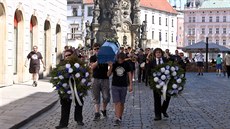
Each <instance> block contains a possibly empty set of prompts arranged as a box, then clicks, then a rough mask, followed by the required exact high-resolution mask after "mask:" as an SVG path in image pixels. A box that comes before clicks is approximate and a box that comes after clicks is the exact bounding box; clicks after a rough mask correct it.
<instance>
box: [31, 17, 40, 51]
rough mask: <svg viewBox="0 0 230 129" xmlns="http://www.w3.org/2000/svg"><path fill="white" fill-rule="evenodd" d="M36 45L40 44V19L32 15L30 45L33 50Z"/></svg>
mask: <svg viewBox="0 0 230 129" xmlns="http://www.w3.org/2000/svg"><path fill="white" fill-rule="evenodd" d="M34 45H37V46H38V21H37V17H36V16H34V15H32V16H31V18H30V45H29V47H30V49H31V50H32V47H33V46H34Z"/></svg>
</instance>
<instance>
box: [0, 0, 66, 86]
mask: <svg viewBox="0 0 230 129" xmlns="http://www.w3.org/2000/svg"><path fill="white" fill-rule="evenodd" d="M66 6H67V3H66V1H63V0H55V1H48V0H39V1H36V0H27V1H25V0H11V1H9V0H0V60H1V63H0V85H11V84H13V83H20V82H25V81H28V80H30V78H31V76H30V74H29V72H28V68H26V67H24V64H25V60H26V57H27V54H28V53H29V52H30V51H31V50H32V46H34V45H37V46H38V51H40V52H41V53H42V55H43V60H44V62H45V64H46V71H45V72H41V73H40V75H44V76H46V75H47V74H48V73H49V71H50V69H51V68H52V67H53V66H55V65H56V63H57V61H58V59H57V58H58V56H59V54H60V53H61V51H62V50H63V47H64V45H65V41H66V28H67V24H66V21H67V20H66V11H67V9H66ZM41 68H42V67H41Z"/></svg>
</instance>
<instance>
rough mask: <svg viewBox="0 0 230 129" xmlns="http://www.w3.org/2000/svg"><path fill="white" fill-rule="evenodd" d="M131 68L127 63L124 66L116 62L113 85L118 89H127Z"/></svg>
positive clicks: (113, 70)
mask: <svg viewBox="0 0 230 129" xmlns="http://www.w3.org/2000/svg"><path fill="white" fill-rule="evenodd" d="M130 71H131V69H130V66H129V64H128V63H127V62H126V61H125V62H123V63H122V64H119V63H118V62H115V63H114V64H113V69H112V72H113V80H112V85H113V86H118V87H127V86H128V72H130Z"/></svg>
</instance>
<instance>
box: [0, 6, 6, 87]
mask: <svg viewBox="0 0 230 129" xmlns="http://www.w3.org/2000/svg"><path fill="white" fill-rule="evenodd" d="M5 48H6V14H5V7H4V5H3V4H2V3H0V59H1V63H0V85H1V84H4V83H5V73H6V70H5V69H6V49H5Z"/></svg>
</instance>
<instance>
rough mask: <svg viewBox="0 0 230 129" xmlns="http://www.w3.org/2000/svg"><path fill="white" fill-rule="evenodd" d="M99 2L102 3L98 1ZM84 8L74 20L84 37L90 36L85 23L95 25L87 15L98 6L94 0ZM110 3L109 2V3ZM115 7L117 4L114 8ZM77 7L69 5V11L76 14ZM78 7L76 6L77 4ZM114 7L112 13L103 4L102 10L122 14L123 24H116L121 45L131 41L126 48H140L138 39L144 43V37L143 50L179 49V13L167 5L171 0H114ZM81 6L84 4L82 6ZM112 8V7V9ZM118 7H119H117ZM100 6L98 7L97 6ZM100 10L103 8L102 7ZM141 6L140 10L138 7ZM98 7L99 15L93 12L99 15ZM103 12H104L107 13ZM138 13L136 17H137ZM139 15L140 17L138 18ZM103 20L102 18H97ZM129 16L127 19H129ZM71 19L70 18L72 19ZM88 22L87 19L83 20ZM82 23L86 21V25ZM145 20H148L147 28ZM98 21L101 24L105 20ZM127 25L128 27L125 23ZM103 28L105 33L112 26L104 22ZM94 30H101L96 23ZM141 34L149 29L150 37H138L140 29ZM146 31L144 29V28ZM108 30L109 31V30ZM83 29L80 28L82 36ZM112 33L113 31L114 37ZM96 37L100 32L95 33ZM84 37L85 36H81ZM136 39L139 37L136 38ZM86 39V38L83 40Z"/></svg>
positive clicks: (147, 32) (70, 21)
mask: <svg viewBox="0 0 230 129" xmlns="http://www.w3.org/2000/svg"><path fill="white" fill-rule="evenodd" d="M69 1H71V0H69ZM96 1H98V0H96ZM83 2H84V3H83V6H84V10H82V8H81V7H78V9H79V11H78V12H79V13H80V17H78V18H74V19H75V20H74V22H75V23H77V24H78V25H79V26H81V27H83V30H84V31H83V32H84V35H86V30H87V28H86V27H85V23H86V21H87V20H89V22H90V23H92V22H93V17H92V16H91V15H87V14H89V13H90V10H89V9H91V7H94V6H95V5H94V4H95V3H94V1H93V0H84V1H83ZM106 2H107V3H108V2H109V1H106ZM101 3H103V1H102V0H99V3H98V5H99V4H101ZM114 4H115V5H114ZM116 4H117V5H116ZM72 5H73V4H71V3H70V4H68V6H69V8H68V10H69V11H70V12H72V11H73V10H74V9H73V6H72ZM75 5H76V3H75ZM109 5H110V6H113V7H111V10H108V9H107V10H106V8H107V6H105V7H104V6H103V5H102V4H101V5H100V7H101V8H103V11H104V13H105V12H106V11H108V12H109V11H112V12H113V13H112V14H113V15H117V14H116V13H118V14H119V15H118V16H119V17H118V16H115V18H116V17H118V20H120V21H122V22H121V23H122V24H121V25H120V24H116V27H117V29H116V32H118V33H117V34H118V37H119V39H118V40H119V42H120V43H121V44H123V42H125V43H126V42H127V44H126V45H129V46H132V47H135V46H137V43H136V42H137V40H141V38H144V42H142V43H143V44H142V47H153V48H155V47H161V48H163V49H166V48H169V49H171V50H172V51H173V50H175V49H176V47H177V44H176V34H177V12H176V10H174V9H173V8H172V6H171V5H170V4H169V3H168V2H167V0H161V1H160V2H159V0H151V1H149V0H124V1H122V2H118V3H117V2H116V0H113V1H112V2H111V4H109ZM79 6H80V5H79ZM110 6H108V7H110ZM114 6H116V7H114ZM95 7H96V6H95ZM98 7H99V6H98ZM136 7H138V8H136ZM82 11H84V12H83V14H84V17H83V18H82V17H81V16H83V15H82ZM97 11H100V10H98V8H96V12H93V13H94V14H96V15H97ZM103 11H102V10H101V12H103ZM126 13H127V14H129V13H130V14H131V17H127V16H129V15H127V16H126ZM134 14H135V15H134ZM108 16H110V15H109V13H108ZM135 16H138V18H137V17H136V18H135ZM97 17H99V16H97ZM125 17H126V18H125ZM68 19H69V18H68ZM82 19H84V20H82ZM99 19H100V18H99ZM68 21H69V24H72V23H73V20H68ZM82 21H83V22H84V23H83V24H82ZM143 21H146V23H144V25H143ZM96 22H101V19H100V20H99V21H96ZM123 23H124V24H123ZM84 27H85V28H84ZM102 27H104V28H102V29H101V30H104V29H106V28H105V27H108V26H107V24H106V22H104V23H102ZM92 28H95V29H96V30H97V29H99V28H97V23H96V24H93V26H92ZM138 28H139V29H140V30H139V33H142V31H143V30H142V29H146V35H145V34H144V35H143V36H141V35H142V34H141V35H137V34H138V30H137V29H138ZM141 28H142V29H141ZM107 29H108V28H107ZM69 30H70V31H71V27H69ZM80 32H81V29H80V27H79V32H78V33H79V34H82V33H80ZM99 32H101V31H100V29H99ZM110 32H112V30H110V31H109V33H106V34H110ZM106 34H105V35H103V34H102V35H103V36H99V37H100V38H101V39H98V41H102V40H103V38H105V37H106ZM95 36H96V33H95ZM79 37H82V36H79ZM135 37H136V38H135ZM82 39H83V40H85V39H84V38H82Z"/></svg>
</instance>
